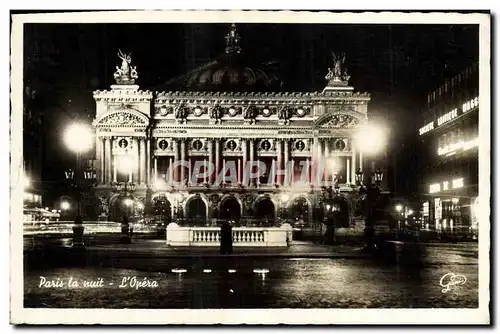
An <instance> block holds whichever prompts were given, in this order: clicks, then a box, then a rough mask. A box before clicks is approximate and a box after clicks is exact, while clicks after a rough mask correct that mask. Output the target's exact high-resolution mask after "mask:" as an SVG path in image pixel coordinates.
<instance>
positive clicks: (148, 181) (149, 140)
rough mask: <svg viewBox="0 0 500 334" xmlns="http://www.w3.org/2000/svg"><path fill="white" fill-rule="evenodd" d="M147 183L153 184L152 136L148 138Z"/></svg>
mask: <svg viewBox="0 0 500 334" xmlns="http://www.w3.org/2000/svg"><path fill="white" fill-rule="evenodd" d="M146 173H147V175H146V183H147V184H148V185H149V184H151V138H146Z"/></svg>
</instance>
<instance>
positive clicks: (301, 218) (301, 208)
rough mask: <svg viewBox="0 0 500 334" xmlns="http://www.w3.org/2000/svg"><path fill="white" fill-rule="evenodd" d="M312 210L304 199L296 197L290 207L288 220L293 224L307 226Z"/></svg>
mask: <svg viewBox="0 0 500 334" xmlns="http://www.w3.org/2000/svg"><path fill="white" fill-rule="evenodd" d="M311 210H312V208H311V207H310V205H309V202H308V201H307V199H305V198H304V197H297V198H295V199H294V200H293V201H292V204H291V205H290V218H291V219H292V221H293V222H294V223H295V224H298V225H303V226H308V225H309V224H310V223H311V221H310V215H311V214H312V212H311Z"/></svg>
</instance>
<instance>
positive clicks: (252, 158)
mask: <svg viewBox="0 0 500 334" xmlns="http://www.w3.org/2000/svg"><path fill="white" fill-rule="evenodd" d="M248 145H249V146H248V150H249V151H250V161H251V163H252V166H253V164H254V161H255V140H254V139H250V140H249V141H248ZM252 168H255V167H252ZM252 171H253V170H249V172H252ZM248 181H249V182H250V184H251V185H254V184H255V183H256V182H255V179H252V180H248Z"/></svg>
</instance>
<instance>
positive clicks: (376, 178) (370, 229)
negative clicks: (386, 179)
mask: <svg viewBox="0 0 500 334" xmlns="http://www.w3.org/2000/svg"><path fill="white" fill-rule="evenodd" d="M383 176H384V173H383V172H382V171H381V170H380V169H377V170H376V171H375V172H374V173H373V178H372V182H371V183H370V184H368V185H364V184H363V171H362V170H361V169H360V170H359V171H357V172H356V183H357V185H358V186H359V187H360V188H359V193H360V195H365V229H364V235H365V242H366V247H365V250H366V251H369V252H371V251H373V250H374V249H375V240H374V237H375V223H376V221H377V217H376V215H375V209H376V204H377V200H378V198H379V196H380V183H381V182H382V178H383Z"/></svg>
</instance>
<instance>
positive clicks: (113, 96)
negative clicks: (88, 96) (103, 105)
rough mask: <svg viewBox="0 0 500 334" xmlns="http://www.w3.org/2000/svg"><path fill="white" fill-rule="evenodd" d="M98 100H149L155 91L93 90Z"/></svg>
mask: <svg viewBox="0 0 500 334" xmlns="http://www.w3.org/2000/svg"><path fill="white" fill-rule="evenodd" d="M93 96H94V99H95V100H96V101H101V100H107V101H111V102H148V101H151V100H152V99H153V92H151V91H149V90H146V91H143V90H130V89H120V90H96V91H94V92H93Z"/></svg>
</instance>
